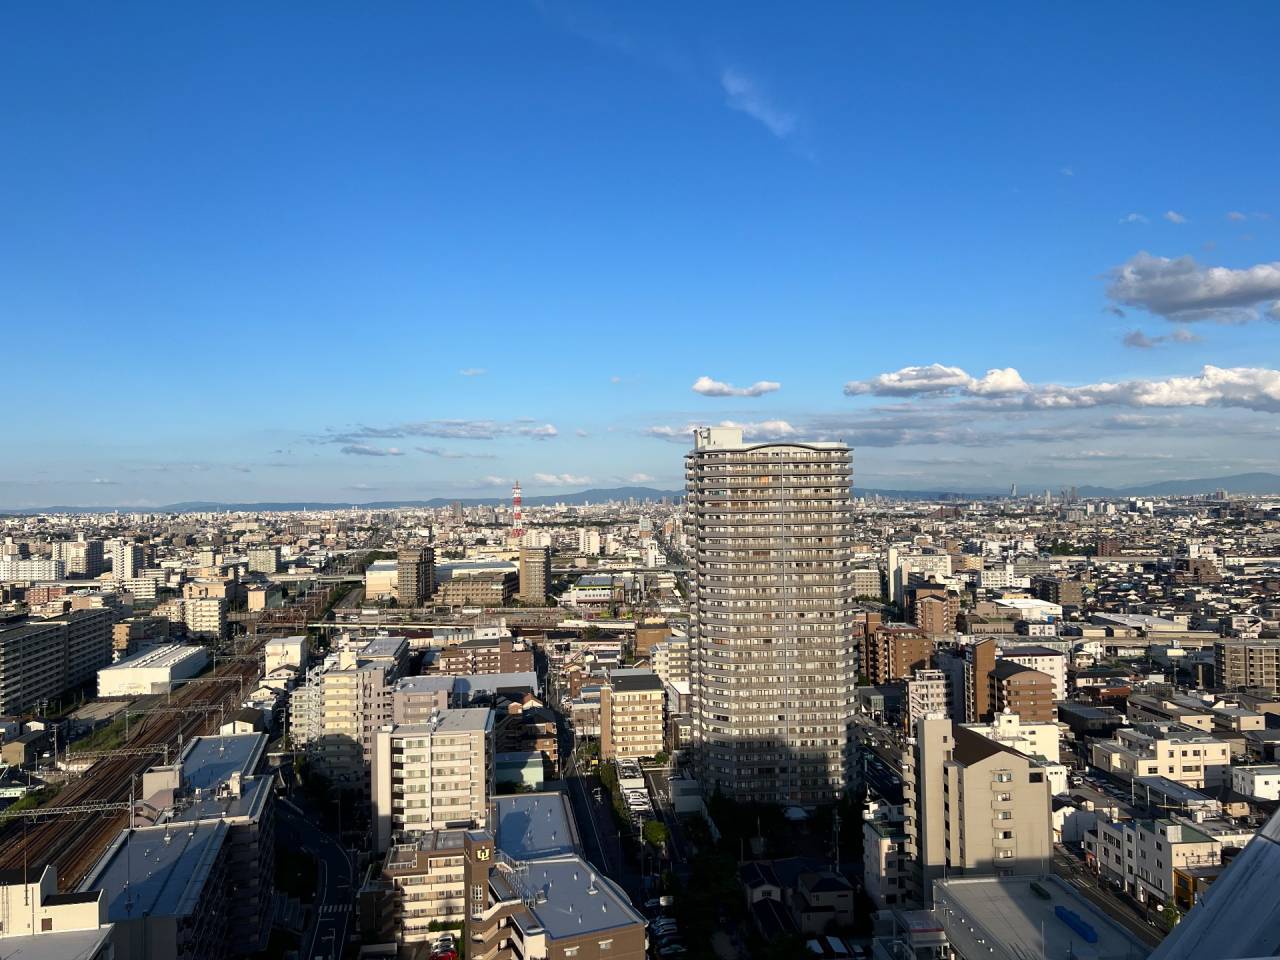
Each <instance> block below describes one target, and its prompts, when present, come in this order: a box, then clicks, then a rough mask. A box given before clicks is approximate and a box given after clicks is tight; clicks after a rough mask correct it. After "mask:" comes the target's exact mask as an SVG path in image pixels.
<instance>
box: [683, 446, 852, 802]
mask: <svg viewBox="0 0 1280 960" xmlns="http://www.w3.org/2000/svg"><path fill="white" fill-rule="evenodd" d="M685 478H686V510H687V517H686V523H685V531H686V535H687V536H688V539H689V543H690V546H691V548H692V551H693V557H694V561H693V563H694V577H693V597H692V617H691V624H690V641H691V644H692V657H691V665H690V667H691V669H690V681H691V687H692V694H693V697H692V699H693V703H694V708H693V711H694V712H693V716H692V721H693V733H694V738H695V741H696V745H697V751H696V755H697V763H698V769H699V775H700V779H701V782H702V785H703V787H704V789H706V790H709V791H714V790H720V791H723V792H724V793H725V794H727V795H728V796H730V797H732V798H733V799H735V800H755V801H765V802H775V803H793V804H802V805H803V804H816V803H822V802H825V801H828V800H830V799H832V798H833V797H835V796H837V795H838V794H839V793H840V791H841V790H842V788H843V786H844V780H845V777H844V760H845V739H846V720H847V718H848V715H849V712H850V704H851V703H852V700H853V690H854V688H855V686H856V681H857V674H858V664H857V655H856V649H855V647H854V643H853V592H852V583H851V580H850V576H849V571H850V569H851V568H852V534H851V529H850V523H851V519H850V517H851V509H852V504H851V501H850V493H849V489H850V488H849V483H850V459H849V448H848V447H847V446H845V445H844V444H842V443H760V444H747V443H743V440H742V431H741V430H740V429H737V428H729V427H706V428H701V429H699V430H697V431H696V432H695V435H694V449H693V450H692V451H691V452H690V453H689V454H688V455H687V456H686V467H685Z"/></svg>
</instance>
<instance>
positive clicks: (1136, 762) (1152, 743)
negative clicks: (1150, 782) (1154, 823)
mask: <svg viewBox="0 0 1280 960" xmlns="http://www.w3.org/2000/svg"><path fill="white" fill-rule="evenodd" d="M1090 758H1091V760H1092V762H1093V765H1094V766H1096V767H1101V768H1102V769H1103V770H1106V771H1107V772H1108V773H1110V774H1112V775H1113V776H1117V777H1120V778H1121V779H1124V780H1131V779H1133V778H1134V777H1157V776H1162V777H1168V778H1169V779H1170V780H1176V781H1177V782H1178V783H1182V784H1186V785H1187V786H1189V787H1194V788H1195V789H1197V790H1203V789H1206V788H1208V789H1217V788H1219V787H1222V786H1225V785H1226V784H1227V783H1228V782H1229V780H1230V773H1229V771H1230V764H1231V745H1230V744H1228V743H1227V742H1226V741H1225V740H1219V739H1218V738H1217V737H1215V736H1214V735H1212V734H1208V733H1205V732H1203V731H1201V730H1195V729H1193V728H1191V727H1181V726H1178V725H1176V724H1150V723H1145V724H1138V725H1137V726H1135V727H1129V728H1122V729H1120V730H1117V731H1116V734H1115V739H1113V740H1101V741H1097V742H1095V743H1094V744H1093V746H1092V748H1091V751H1090Z"/></svg>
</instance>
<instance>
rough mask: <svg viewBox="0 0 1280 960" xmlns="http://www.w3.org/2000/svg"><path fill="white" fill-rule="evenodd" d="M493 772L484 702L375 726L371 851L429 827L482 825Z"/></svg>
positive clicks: (489, 718)
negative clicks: (412, 720)
mask: <svg viewBox="0 0 1280 960" xmlns="http://www.w3.org/2000/svg"><path fill="white" fill-rule="evenodd" d="M493 775H494V771H493V711H492V710H490V709H489V708H488V707H467V708H462V709H456V710H444V711H442V712H440V713H438V714H435V715H434V716H432V717H431V719H429V720H428V721H426V722H425V723H406V724H394V725H393V724H387V725H385V726H383V727H381V728H379V729H378V730H377V732H376V733H375V734H374V740H373V765H372V781H371V789H370V794H371V796H372V800H373V822H374V829H375V831H376V842H377V849H378V850H379V851H384V850H387V849H388V848H389V847H390V846H391V844H392V843H393V842H396V843H401V842H404V841H405V839H406V838H411V837H413V836H414V835H418V834H424V833H429V832H430V831H432V830H445V829H448V828H453V827H461V828H470V827H484V826H485V824H486V822H487V816H488V808H489V799H490V797H492V796H493Z"/></svg>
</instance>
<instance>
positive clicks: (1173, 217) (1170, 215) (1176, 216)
mask: <svg viewBox="0 0 1280 960" xmlns="http://www.w3.org/2000/svg"><path fill="white" fill-rule="evenodd" d="M1164 218H1165V219H1166V220H1168V221H1169V222H1170V223H1186V222H1187V218H1186V217H1184V216H1183V215H1182V214H1180V213H1179V212H1178V211H1177V210H1166V211H1165V212H1164Z"/></svg>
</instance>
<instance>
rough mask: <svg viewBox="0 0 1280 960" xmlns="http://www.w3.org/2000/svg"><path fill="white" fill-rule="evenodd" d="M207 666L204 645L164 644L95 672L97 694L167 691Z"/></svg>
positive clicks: (119, 694)
mask: <svg viewBox="0 0 1280 960" xmlns="http://www.w3.org/2000/svg"><path fill="white" fill-rule="evenodd" d="M208 665H209V654H208V652H207V651H206V650H205V648H204V647H190V646H181V645H178V644H167V645H165V646H163V647H155V648H153V649H151V650H146V651H144V652H142V653H138V654H134V655H133V656H132V657H128V658H126V659H124V660H121V661H120V662H119V663H117V664H113V665H112V666H109V667H104V668H103V669H102V670H99V671H98V696H100V697H142V696H146V695H147V694H151V693H166V692H168V690H169V689H170V688H171V687H172V685H173V683H174V682H175V681H179V680H187V679H190V678H191V677H194V676H196V675H197V674H198V673H200V671H201V670H203V669H204V668H205V667H206V666H208Z"/></svg>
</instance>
